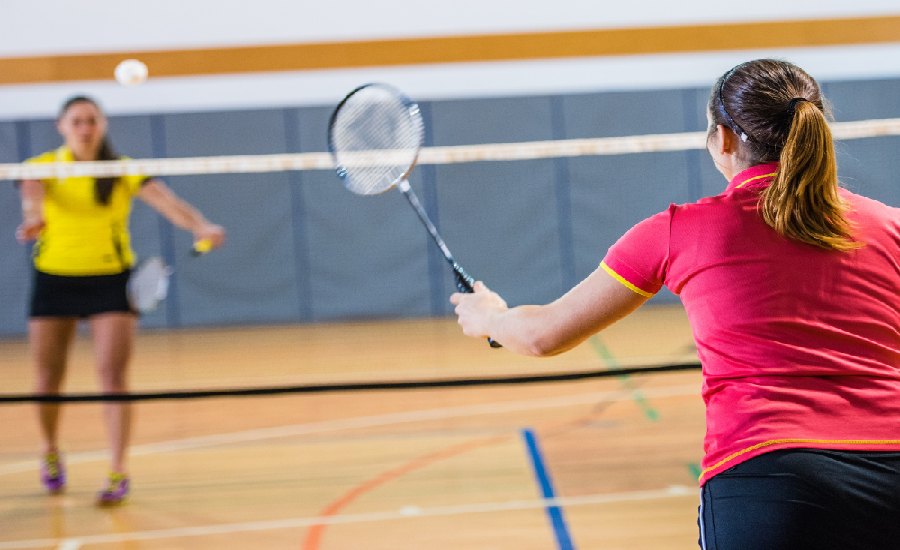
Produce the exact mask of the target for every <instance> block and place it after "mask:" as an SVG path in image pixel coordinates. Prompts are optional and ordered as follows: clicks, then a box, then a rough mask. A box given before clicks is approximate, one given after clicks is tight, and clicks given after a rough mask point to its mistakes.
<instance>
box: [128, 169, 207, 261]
mask: <svg viewBox="0 0 900 550" xmlns="http://www.w3.org/2000/svg"><path fill="white" fill-rule="evenodd" d="M137 196H138V198H140V199H141V200H142V201H144V202H145V203H147V204H148V205H149V206H150V207H151V208H153V209H154V210H156V211H157V212H159V213H160V214H162V216H163V217H165V218H166V219H167V220H169V221H170V222H172V223H173V224H174V225H176V226H178V227H180V228H182V229H185V230H187V231H190V232H191V233H192V234H193V235H194V242H195V243H197V242H201V241H208V242H209V245H210V246H211V247H212V248H218V247H219V246H222V243H223V242H225V229H224V228H222V226H220V225H216V224H214V223H210V222H209V220H207V219H206V218H204V217H203V214H201V213H200V211H199V210H197V209H196V208H194V207H193V206H191V205H190V204H188V203H187V202H186V201H184V200H183V199H181V198H179V197H178V195H176V194H175V193H174V192H173V191H172V190H171V189H170V188H169V187H168V186H167V185H166V184H165V183H163V182H162V181H160V180H157V179H152V180H150V181H148V182H147V183H145V184H144V185H143V186H142V187H141V190H140V191H138V195H137Z"/></svg>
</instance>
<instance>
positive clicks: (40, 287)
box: [29, 269, 133, 318]
mask: <svg viewBox="0 0 900 550" xmlns="http://www.w3.org/2000/svg"><path fill="white" fill-rule="evenodd" d="M130 274H131V271H130V270H126V271H124V272H122V273H116V274H115V275H85V276H63V275H50V274H49V273H44V272H42V271H38V270H36V269H35V270H34V279H33V284H32V285H31V310H30V313H29V314H30V317H81V318H83V317H90V316H92V315H97V314H99V313H109V312H125V313H133V311H132V309H131V306H130V305H129V303H128V290H127V289H128V277H129V276H130Z"/></svg>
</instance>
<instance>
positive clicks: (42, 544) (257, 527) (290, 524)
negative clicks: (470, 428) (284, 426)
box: [0, 485, 697, 550]
mask: <svg viewBox="0 0 900 550" xmlns="http://www.w3.org/2000/svg"><path fill="white" fill-rule="evenodd" d="M696 495H697V489H696V488H695V487H687V486H684V485H672V486H669V487H665V488H662V489H649V490H643V491H631V492H622V493H605V494H594V495H582V496H577V497H557V498H553V499H549V500H548V499H535V500H511V501H504V502H476V503H471V504H457V505H449V506H435V507H432V508H417V509H416V513H415V514H410V513H409V511H407V510H404V509H401V510H398V511H383V512H368V513H362V514H348V515H342V516H332V517H328V518H322V517H318V516H316V517H306V518H289V519H279V520H262V521H249V522H241V523H224V524H216V525H203V526H194V527H179V528H174V529H156V530H149V531H135V532H133V533H116V534H109V535H82V536H78V537H73V538H72V539H23V540H14V541H3V542H0V550H13V549H27V548H46V547H48V546H56V545H58V544H60V543H64V542H65V541H66V540H77V541H78V542H79V543H80V544H82V545H88V544H110V543H122V542H133V541H148V540H160V539H171V538H183V537H202V536H211V535H228V534H236V533H249V532H254V531H271V530H278V529H296V528H302V527H309V526H312V525H316V524H319V523H325V524H328V525H347V524H355V523H371V522H379V521H393V520H398V519H405V520H409V519H415V518H417V517H446V516H457V515H463V514H479V513H495V512H508V511H520V510H535V509H541V508H544V507H545V506H547V504H548V503H550V504H552V505H554V506H561V507H562V506H564V507H576V506H591V505H601V504H617V503H622V502H638V501H647V500H659V499H667V498H684V497H686V496H694V497H696Z"/></svg>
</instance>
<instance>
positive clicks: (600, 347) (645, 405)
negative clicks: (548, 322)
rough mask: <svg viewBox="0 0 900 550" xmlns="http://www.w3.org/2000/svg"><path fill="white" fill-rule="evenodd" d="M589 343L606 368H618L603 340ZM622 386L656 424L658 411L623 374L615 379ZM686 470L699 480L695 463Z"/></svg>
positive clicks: (592, 339)
mask: <svg viewBox="0 0 900 550" xmlns="http://www.w3.org/2000/svg"><path fill="white" fill-rule="evenodd" d="M588 341H589V342H590V343H591V347H592V348H594V351H595V352H596V353H597V355H598V356H599V357H600V359H602V360H603V363H604V364H605V366H606V367H608V368H610V369H613V368H620V367H621V364H620V363H619V361H618V360H617V359H616V357H615V355H613V354H612V352H611V351H610V350H609V348H608V347H607V346H606V344H605V343H604V342H603V340H601V339H600V337H599V336H597V335H596V334H595V335H593V336H591V337H590V339H589V340H588ZM617 378H618V379H619V381H620V382H621V383H622V385H623V386H624V387H625V388H626V389H628V390H630V391H631V398H632V400H633V401H634V403H635V404H636V405H637V406H638V408H639V409H640V410H641V412H643V413H644V417H645V418H646V419H647V420H649V421H651V422H656V421H658V420H659V411H658V410H656V409H655V408H654V407H653V406H652V405H650V403H649V402H648V401H647V398H646V397H645V396H644V394H643V392H641V390H640V389H638V388H636V387H635V385H634V380H633V379H632V378H631V377H630V376H628V375H627V374H623V375H621V376H618V377H617ZM687 469H688V471H689V472H690V474H691V477H693V478H694V479H700V473H701V470H700V465H699V464H697V463H696V462H689V463H688V464H687Z"/></svg>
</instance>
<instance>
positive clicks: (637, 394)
mask: <svg viewBox="0 0 900 550" xmlns="http://www.w3.org/2000/svg"><path fill="white" fill-rule="evenodd" d="M590 343H591V347H593V348H594V351H595V352H597V355H599V356H600V358H601V359H603V362H604V363H605V365H606V366H607V367H609V368H611V369H612V368H618V367H621V364H620V363H619V361H618V360H617V359H616V357H615V356H614V355H613V354H612V352H611V351H609V348H608V347H607V346H606V344H604V343H603V340H601V339H600V337H599V336H597V335H594V336H591V338H590ZM617 378H618V379H619V381H620V382H621V383H622V385H623V386H624V387H625V389H627V390H630V391H631V398H632V400H633V401H634V403H635V404H636V405H637V406H638V408H639V409H640V410H641V412H642V413H644V417H645V418H647V420H649V421H651V422H656V421H657V420H659V411H657V410H656V409H655V408H653V406H652V405H650V403H649V402H647V398H646V397H644V394H643V393H642V392H641V390H639V389H638V388H636V387H635V385H634V380H633V379H632V378H631V377H630V376H628V375H627V374H623V375H622V376H618V377H617Z"/></svg>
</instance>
